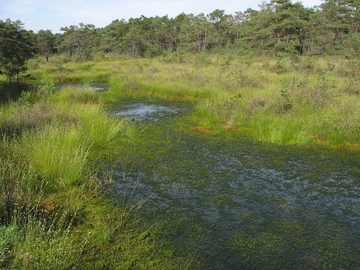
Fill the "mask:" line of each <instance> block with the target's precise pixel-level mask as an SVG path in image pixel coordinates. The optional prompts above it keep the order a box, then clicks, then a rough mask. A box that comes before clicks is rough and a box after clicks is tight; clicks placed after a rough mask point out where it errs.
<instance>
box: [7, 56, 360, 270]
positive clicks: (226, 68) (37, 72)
mask: <svg viewBox="0 0 360 270" xmlns="http://www.w3.org/2000/svg"><path fill="white" fill-rule="evenodd" d="M28 72H29V74H31V76H29V77H27V78H26V81H23V82H22V83H21V85H20V84H18V86H17V87H14V86H11V87H10V86H9V85H8V84H7V83H5V78H0V79H2V81H4V82H3V83H2V84H1V90H0V91H1V92H0V94H1V97H2V103H1V105H0V136H1V141H0V180H1V182H0V192H1V194H2V196H1V198H0V268H1V269H359V268H360V260H359V258H360V225H359V224H360V166H359V165H360V162H359V157H360V152H359V151H360V149H359V146H360V145H359V143H360V136H359V135H360V96H359V94H360V93H359V90H358V89H359V86H360V85H359V81H358V77H359V75H360V69H359V63H358V62H357V61H356V60H353V59H342V58H339V59H336V58H335V59H334V58H326V57H317V56H303V57H301V58H300V57H299V58H297V59H296V61H294V59H291V58H287V57H281V58H270V57H252V56H240V55H227V54H219V55H217V54H206V53H201V54H188V55H183V54H177V53H173V54H167V55H165V56H161V57H156V58H149V59H145V58H142V59H138V58H128V57H118V58H113V59H106V58H105V57H103V56H101V55H99V56H97V57H94V59H93V60H91V61H79V62H74V61H68V60H66V58H64V57H62V56H56V57H53V58H52V59H51V61H49V62H46V61H45V59H42V58H34V59H31V60H30V61H29V63H28ZM10 88H11V89H12V90H13V92H12V93H11V94H9V93H8V92H9V89H10ZM20 88H21V89H24V91H20V90H19V89H20ZM14 89H15V90H14ZM17 90H19V91H18V92H17ZM9 97H11V98H9ZM5 99H6V100H5Z"/></svg>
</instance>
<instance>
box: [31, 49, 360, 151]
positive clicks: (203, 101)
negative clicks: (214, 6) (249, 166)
mask: <svg viewBox="0 0 360 270" xmlns="http://www.w3.org/2000/svg"><path fill="white" fill-rule="evenodd" d="M59 61H60V60H59ZM59 61H58V62H59ZM58 62H57V60H54V63H53V64H48V63H45V62H42V63H41V64H38V66H37V67H36V69H35V70H34V72H35V73H34V74H37V72H39V75H40V74H43V73H42V72H43V70H45V69H46V67H48V68H49V65H50V66H51V65H52V66H54V67H55V68H56V65H57V66H58V69H57V70H52V71H49V75H50V76H52V77H53V78H54V76H58V75H59V74H62V76H64V80H65V81H66V80H69V81H73V80H78V79H79V80H80V78H88V79H89V78H92V79H94V80H95V79H96V78H101V77H102V76H103V78H106V79H109V82H110V85H111V90H110V91H109V92H108V93H107V94H106V96H105V97H103V98H102V100H103V101H105V102H112V101H114V100H116V99H118V98H121V97H140V96H142V97H144V96H147V97H159V98H163V99H170V100H184V101H185V100H186V101H190V102H194V103H195V104H196V111H197V112H196V114H195V119H196V125H198V126H200V128H201V126H203V127H206V128H210V127H211V128H212V129H214V130H219V129H224V130H229V129H236V130H240V131H241V130H242V131H246V132H247V133H248V134H250V135H251V136H253V138H254V139H255V140H259V141H267V142H273V143H280V144H302V143H311V142H320V143H326V144H331V145H338V146H339V145H357V144H358V139H357V137H356V133H357V131H358V129H357V127H358V124H357V123H358V120H357V119H358V118H359V112H358V110H357V109H356V108H357V107H358V98H357V97H358V95H359V91H357V89H358V88H359V80H358V79H357V75H359V74H358V72H357V67H358V61H357V60H354V59H350V60H344V59H334V58H329V59H328V58H325V57H322V58H320V57H306V56H304V57H295V58H294V57H286V56H284V57H279V58H277V59H271V58H264V57H263V58H256V57H248V56H240V55H239V56H237V55H217V54H212V55H211V54H199V55H184V54H179V53H174V54H168V55H165V56H163V57H159V58H155V59H129V58H124V59H121V60H111V61H110V60H109V61H100V62H96V63H95V62H91V61H89V62H79V63H76V62H69V61H65V60H61V61H60V62H61V63H62V64H61V65H60V64H59V63H58ZM75 71H76V72H75ZM89 73H92V76H89V75H90V74H89ZM76 76H79V77H78V78H75V77H76ZM54 80H56V79H55V78H54ZM67 96H68V97H69V95H67ZM80 96H82V97H84V96H86V95H83V94H81V95H80ZM71 99H73V100H78V99H79V98H78V97H76V94H74V93H73V94H72V97H71ZM86 99H87V100H88V102H92V101H93V100H96V99H97V97H95V96H92V94H89V95H87V98H86ZM339 104H340V105H339ZM349 108H352V109H349ZM350 111H351V112H350Z"/></svg>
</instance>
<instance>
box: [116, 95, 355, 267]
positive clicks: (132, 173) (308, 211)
mask: <svg viewBox="0 0 360 270" xmlns="http://www.w3.org/2000/svg"><path fill="white" fill-rule="evenodd" d="M187 109H188V108H187V107H184V106H181V105H174V104H158V103H151V102H150V103H144V102H135V103H127V104H122V105H119V106H118V107H117V111H116V114H118V115H126V116H129V117H131V118H132V119H134V120H135V121H138V122H139V123H138V125H139V126H141V125H145V126H147V129H146V130H147V131H146V132H144V134H143V135H142V136H143V139H144V140H145V141H146V140H151V143H149V144H146V145H145V146H143V148H142V147H141V146H134V153H135V152H136V153H137V154H135V155H136V156H137V157H136V165H135V166H133V167H132V168H131V169H128V168H126V166H119V167H118V168H117V175H118V182H117V195H118V196H119V197H124V196H130V197H131V201H134V202H135V201H139V200H144V199H146V203H145V204H144V206H143V207H144V208H143V210H144V215H146V217H147V218H149V219H152V220H154V221H155V222H159V223H161V224H162V226H163V228H164V230H165V231H167V233H168V235H167V237H168V239H169V241H170V242H172V243H173V246H174V249H175V251H176V252H175V254H180V255H181V254H182V253H184V254H185V253H186V252H190V253H193V254H196V259H195V260H194V262H193V264H194V265H193V268H198V269H304V268H310V269H340V268H343V269H360V264H359V260H360V168H359V165H360V162H359V159H358V158H359V155H358V154H356V153H350V152H348V153H347V152H341V151H337V152H336V151H330V150H327V149H321V148H318V147H317V148H310V147H307V148H306V147H302V148H301V147H294V146H293V147H280V146H276V145H264V144H257V143H253V142H249V141H246V140H245V139H242V138H237V139H235V138H231V139H229V138H226V137H225V136H224V135H223V134H222V135H216V136H215V135H202V134H198V133H195V132H193V133H191V132H182V131H179V130H176V129H174V128H172V126H171V121H172V119H175V118H176V117H181V115H182V114H184V113H185V112H186V110H187ZM137 151H138V152H137Z"/></svg>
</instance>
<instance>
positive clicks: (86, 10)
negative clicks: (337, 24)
mask: <svg viewBox="0 0 360 270" xmlns="http://www.w3.org/2000/svg"><path fill="white" fill-rule="evenodd" d="M261 2H262V0H185V1H178V0H0V20H6V19H7V18H10V19H11V20H12V21H15V20H21V21H22V22H23V23H24V24H25V29H27V30H33V31H34V32H37V31H39V30H41V29H43V30H47V29H49V30H51V31H52V32H53V33H58V32H60V28H61V27H65V26H70V25H78V24H79V23H81V22H82V23H85V24H94V25H95V27H104V26H106V25H108V24H110V23H111V22H112V21H113V20H116V19H119V20H121V19H125V20H128V19H129V18H131V17H133V18H138V17H140V16H141V15H144V16H146V17H153V16H165V15H168V16H169V18H171V17H175V16H177V15H178V14H180V13H181V12H185V13H186V14H189V13H193V14H195V15H197V14H200V13H204V14H205V15H206V14H209V13H211V12H212V11H214V10H216V9H222V10H225V13H226V14H234V13H235V12H236V11H245V10H246V9H247V8H253V9H258V5H259V4H260V3H261ZM266 2H270V0H269V1H266ZM293 2H294V1H293ZM301 2H302V3H303V4H304V6H306V7H314V6H316V5H320V4H321V3H322V0H303V1H301Z"/></svg>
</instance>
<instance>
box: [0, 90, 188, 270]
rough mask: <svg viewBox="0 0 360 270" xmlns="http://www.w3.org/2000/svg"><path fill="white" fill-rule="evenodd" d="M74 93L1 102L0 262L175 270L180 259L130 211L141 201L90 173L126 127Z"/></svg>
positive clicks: (30, 265) (119, 140) (125, 132)
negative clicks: (115, 195) (115, 196)
mask: <svg viewBox="0 0 360 270" xmlns="http://www.w3.org/2000/svg"><path fill="white" fill-rule="evenodd" d="M73 91H80V92H79V93H77V94H76V96H77V97H81V96H82V95H85V96H87V95H88V94H87V92H86V91H85V90H84V92H83V90H82V89H71V91H70V90H65V93H61V92H58V93H56V94H54V95H52V96H49V97H48V98H40V97H39V96H37V98H38V101H36V102H35V103H28V102H25V103H21V104H20V103H8V104H6V105H3V106H1V107H0V111H1V114H0V131H1V141H0V194H2V195H3V196H1V198H0V239H1V241H0V267H1V268H3V267H4V268H6V269H7V268H9V269H25V268H26V269H44V268H47V267H51V268H53V269H69V268H89V267H93V266H94V265H96V267H97V268H100V269H116V268H123V267H130V266H131V267H135V268H146V269H151V268H153V269H160V268H170V269H174V268H176V265H178V264H179V260H182V258H179V259H177V258H172V257H171V258H170V257H167V256H165V255H164V253H163V252H162V248H163V247H164V245H163V244H161V243H160V242H159V241H160V240H159V238H158V234H157V231H156V228H155V227H150V226H149V225H146V224H145V223H144V222H143V221H141V220H139V219H138V218H137V217H136V209H138V208H139V207H140V206H141V203H142V202H139V203H137V204H136V205H131V204H117V203H115V202H114V201H112V200H110V199H109V198H108V197H107V195H106V194H107V192H106V185H105V183H106V182H107V181H106V180H107V179H103V180H102V181H100V180H99V179H98V178H97V174H98V171H100V172H101V167H100V166H98V165H96V164H97V161H98V160H99V159H103V158H104V156H102V153H104V151H105V152H108V153H111V150H110V143H111V141H112V140H113V139H115V138H116V142H117V143H125V141H126V140H131V138H129V137H128V136H129V134H131V132H132V130H133V128H132V126H131V125H129V124H128V123H127V122H126V121H124V120H121V119H119V118H113V117H111V116H109V115H108V114H107V112H106V111H105V109H104V107H103V105H101V103H99V102H98V101H96V100H97V99H91V102H89V101H88V99H87V98H78V99H75V100H73V99H71V98H69V97H67V95H70V96H71V94H73ZM66 93H67V94H66ZM84 93H85V94H84ZM122 138H124V139H126V140H123V139H122ZM106 149H107V150H106ZM102 174H103V175H107V173H106V172H102Z"/></svg>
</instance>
